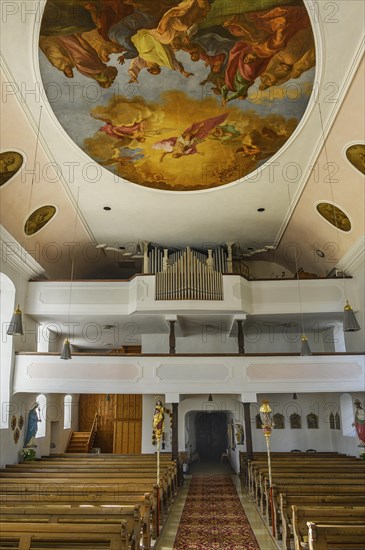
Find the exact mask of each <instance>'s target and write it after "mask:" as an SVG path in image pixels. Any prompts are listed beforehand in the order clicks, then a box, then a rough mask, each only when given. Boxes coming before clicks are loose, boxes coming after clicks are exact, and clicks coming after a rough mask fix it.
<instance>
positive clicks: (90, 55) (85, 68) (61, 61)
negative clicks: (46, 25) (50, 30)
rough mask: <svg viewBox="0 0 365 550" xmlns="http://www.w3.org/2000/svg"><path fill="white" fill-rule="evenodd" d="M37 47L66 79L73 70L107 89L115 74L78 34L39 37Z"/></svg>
mask: <svg viewBox="0 0 365 550" xmlns="http://www.w3.org/2000/svg"><path fill="white" fill-rule="evenodd" d="M39 46H40V48H41V50H42V51H43V53H44V54H45V55H46V56H47V58H48V60H49V61H50V63H52V65H53V66H54V67H56V69H58V70H59V71H62V72H63V73H64V75H65V76H67V78H73V76H74V73H73V69H75V68H76V69H77V70H78V71H79V72H80V73H81V74H83V75H84V76H87V77H89V78H92V79H94V80H96V81H97V82H98V84H99V85H100V86H101V87H102V88H109V87H110V86H111V85H112V84H113V82H114V80H115V78H116V76H117V74H118V70H117V69H116V68H115V67H112V66H108V65H106V64H105V63H103V62H102V61H101V59H100V58H99V56H98V54H97V53H96V51H95V50H94V49H93V48H92V47H91V46H90V45H89V44H88V42H86V40H84V39H83V38H82V37H81V36H79V35H78V34H70V35H65V36H41V37H40V39H39Z"/></svg>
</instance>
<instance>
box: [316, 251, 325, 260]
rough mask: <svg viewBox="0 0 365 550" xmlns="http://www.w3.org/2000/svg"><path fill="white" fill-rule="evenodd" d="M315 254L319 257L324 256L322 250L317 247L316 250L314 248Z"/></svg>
mask: <svg viewBox="0 0 365 550" xmlns="http://www.w3.org/2000/svg"><path fill="white" fill-rule="evenodd" d="M316 254H317V256H319V257H320V258H324V252H322V250H319V249H317V250H316Z"/></svg>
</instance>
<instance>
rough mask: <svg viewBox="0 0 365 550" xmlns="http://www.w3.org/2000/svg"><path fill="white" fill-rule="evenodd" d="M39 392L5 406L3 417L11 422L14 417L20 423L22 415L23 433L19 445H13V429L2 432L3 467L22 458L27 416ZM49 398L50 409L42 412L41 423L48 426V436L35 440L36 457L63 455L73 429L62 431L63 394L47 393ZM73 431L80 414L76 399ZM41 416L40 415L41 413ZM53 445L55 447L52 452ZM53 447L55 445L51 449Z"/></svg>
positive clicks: (18, 396)
mask: <svg viewBox="0 0 365 550" xmlns="http://www.w3.org/2000/svg"><path fill="white" fill-rule="evenodd" d="M37 395H38V394H36V393H26V394H21V393H19V394H16V395H14V396H13V397H12V399H11V402H10V403H2V416H3V417H5V418H6V419H9V420H10V419H11V417H12V416H13V415H14V416H15V417H16V419H17V422H18V421H19V417H20V416H23V419H24V426H23V428H22V430H21V431H20V437H19V441H18V443H17V444H15V442H14V431H13V430H12V429H11V428H8V429H3V430H0V445H1V456H0V458H1V467H3V466H5V465H6V464H17V463H18V462H19V460H20V459H21V456H20V451H21V449H22V448H23V445H24V438H25V433H26V429H27V421H28V413H29V410H30V408H31V407H32V405H33V403H34V402H35V400H36V398H37ZM45 396H46V398H47V410H44V409H43V410H41V412H40V417H41V421H42V422H45V423H46V435H45V437H37V438H36V439H35V445H36V452H37V457H38V458H40V457H41V456H43V455H49V454H50V451H52V452H64V450H65V445H66V442H67V440H68V435H69V433H70V430H64V429H63V398H64V395H63V394H57V395H55V394H48V395H47V394H45ZM72 413H73V414H72V420H71V430H77V424H78V414H77V400H75V406H74V407H73V410H72ZM38 414H39V413H38ZM51 443H54V444H55V447H54V448H52V449H51ZM52 447H53V446H52Z"/></svg>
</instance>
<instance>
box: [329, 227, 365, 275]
mask: <svg viewBox="0 0 365 550" xmlns="http://www.w3.org/2000/svg"><path fill="white" fill-rule="evenodd" d="M364 260H365V235H362V236H361V237H360V238H359V239H358V240H357V241H356V242H355V244H354V245H353V246H352V247H351V248H350V250H348V251H347V252H346V254H344V256H342V258H341V260H340V261H339V262H338V264H337V266H336V267H337V268H338V269H342V270H344V271H345V272H346V273H347V274H348V275H352V274H353V272H354V271H355V270H356V269H357V268H358V267H359V266H360V265H361V264H362V263H364Z"/></svg>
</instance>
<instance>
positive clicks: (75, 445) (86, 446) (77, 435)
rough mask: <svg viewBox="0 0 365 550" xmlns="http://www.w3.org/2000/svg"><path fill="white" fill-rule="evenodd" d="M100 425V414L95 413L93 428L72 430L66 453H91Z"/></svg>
mask: <svg viewBox="0 0 365 550" xmlns="http://www.w3.org/2000/svg"><path fill="white" fill-rule="evenodd" d="M97 427H98V414H97V413H96V414H95V418H94V421H93V424H92V426H91V430H90V431H89V432H71V435H70V439H69V440H68V444H67V447H66V451H65V452H66V453H89V452H90V451H91V449H92V446H93V445H94V441H95V436H96V431H97Z"/></svg>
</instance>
